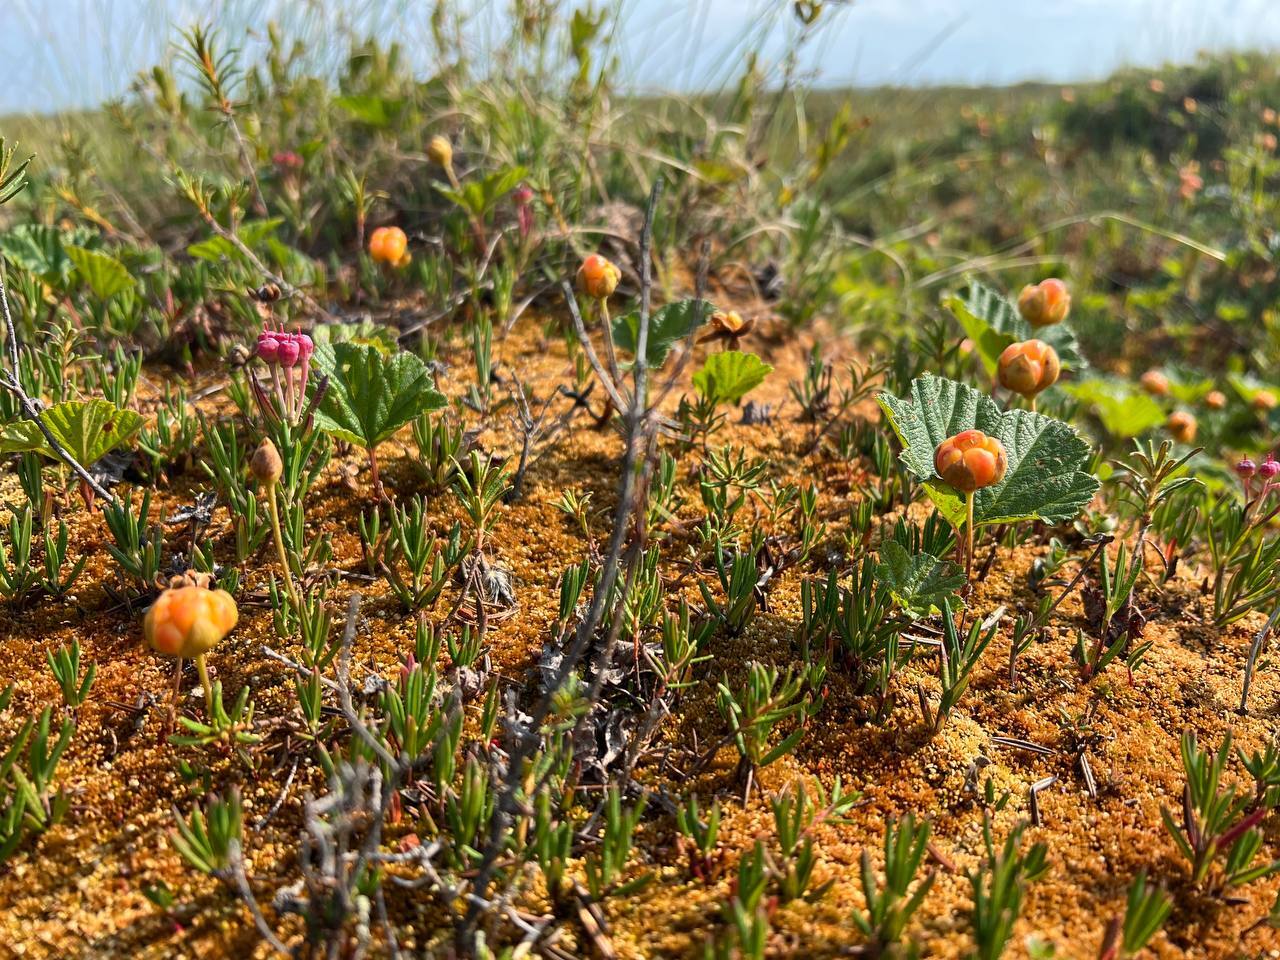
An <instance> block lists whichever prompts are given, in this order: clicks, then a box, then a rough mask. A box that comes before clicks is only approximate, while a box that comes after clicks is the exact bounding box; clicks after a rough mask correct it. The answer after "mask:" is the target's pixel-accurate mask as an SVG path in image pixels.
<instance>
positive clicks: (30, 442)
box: [0, 400, 143, 467]
mask: <svg viewBox="0 0 1280 960" xmlns="http://www.w3.org/2000/svg"><path fill="white" fill-rule="evenodd" d="M40 420H41V421H42V422H43V423H44V425H45V426H46V427H48V428H49V432H50V433H51V434H53V437H54V439H55V440H57V441H58V443H59V444H61V445H62V448H63V449H64V450H66V451H67V453H69V454H71V456H73V457H75V459H76V460H77V461H78V462H79V463H80V464H81V465H82V466H85V467H87V466H89V465H90V464H92V463H96V462H97V461H98V460H100V459H102V458H103V457H104V456H106V455H107V454H108V453H110V452H111V451H112V450H114V449H115V448H116V447H119V446H121V445H122V444H124V443H127V442H128V441H129V440H130V439H132V437H133V435H134V434H135V433H137V432H138V431H139V430H141V429H142V424H143V418H142V417H141V416H140V415H139V414H137V413H134V412H133V411H132V410H121V409H120V408H119V407H117V406H116V405H115V404H114V403H112V402H111V401H110V400H66V401H63V402H62V403H55V404H54V405H53V406H51V407H48V408H46V409H45V410H43V411H41V413H40ZM25 451H34V452H35V453H39V454H41V455H43V456H46V457H48V458H49V459H51V460H56V459H57V458H58V455H57V454H56V453H54V450H53V447H52V446H50V445H49V441H48V440H47V439H45V435H44V434H43V433H42V432H41V430H40V428H39V427H38V426H36V424H35V423H34V422H33V421H31V420H18V421H15V422H13V423H10V424H8V425H6V426H5V427H4V428H3V430H0V453H19V452H25Z"/></svg>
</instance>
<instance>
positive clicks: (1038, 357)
mask: <svg viewBox="0 0 1280 960" xmlns="http://www.w3.org/2000/svg"><path fill="white" fill-rule="evenodd" d="M1061 372H1062V366H1061V364H1060V363H1059V362H1058V352H1057V351H1056V350H1054V349H1053V347H1051V346H1049V344H1047V343H1045V342H1044V341H1043V340H1023V341H1022V342H1021V343H1011V344H1009V346H1007V347H1005V348H1004V352H1003V353H1001V354H1000V359H999V360H998V361H997V362H996V377H997V378H998V379H999V381H1000V386H1002V387H1004V388H1005V389H1006V390H1010V391H1012V392H1013V393H1016V394H1019V395H1021V396H1023V397H1026V398H1027V399H1028V400H1030V401H1031V409H1032V410H1034V409H1035V403H1036V394H1038V393H1040V392H1041V391H1043V390H1047V389H1048V388H1049V387H1051V386H1053V385H1054V384H1055V383H1056V382H1057V381H1058V375H1059V374H1060V373H1061Z"/></svg>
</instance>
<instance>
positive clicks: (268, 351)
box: [257, 333, 280, 363]
mask: <svg viewBox="0 0 1280 960" xmlns="http://www.w3.org/2000/svg"><path fill="white" fill-rule="evenodd" d="M257 354H258V356H260V357H261V358H262V359H263V360H265V361H266V362H267V363H275V362H276V361H277V360H278V359H279V357H280V341H279V340H277V339H276V338H275V337H273V336H272V335H271V334H269V333H264V334H261V335H259V337H258V346H257Z"/></svg>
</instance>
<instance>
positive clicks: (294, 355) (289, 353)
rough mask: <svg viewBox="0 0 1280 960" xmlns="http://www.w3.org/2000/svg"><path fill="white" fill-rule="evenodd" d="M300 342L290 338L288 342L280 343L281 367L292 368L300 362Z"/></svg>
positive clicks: (282, 341)
mask: <svg viewBox="0 0 1280 960" xmlns="http://www.w3.org/2000/svg"><path fill="white" fill-rule="evenodd" d="M298 353H299V350H298V341H297V340H295V339H293V338H292V337H290V338H289V339H288V340H281V341H280V352H279V357H280V366H282V367H292V366H293V365H294V364H295V363H297V362H298Z"/></svg>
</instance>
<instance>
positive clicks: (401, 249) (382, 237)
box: [369, 227, 409, 267]
mask: <svg viewBox="0 0 1280 960" xmlns="http://www.w3.org/2000/svg"><path fill="white" fill-rule="evenodd" d="M408 247H409V238H408V237H406V236H405V234H404V231H403V230H401V229H400V228H399V227H379V228H378V229H377V230H375V231H373V233H372V234H370V235H369V256H371V257H373V259H374V260H376V261H377V262H378V263H386V264H390V265H391V266H393V267H396V266H400V263H401V261H404V260H405V257H407V256H408ZM405 262H407V261H405Z"/></svg>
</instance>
